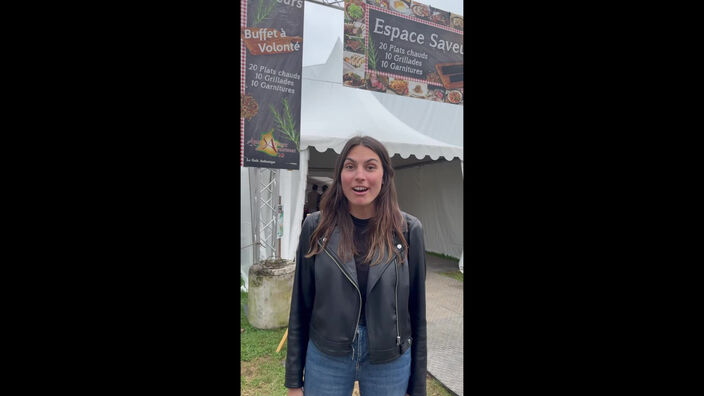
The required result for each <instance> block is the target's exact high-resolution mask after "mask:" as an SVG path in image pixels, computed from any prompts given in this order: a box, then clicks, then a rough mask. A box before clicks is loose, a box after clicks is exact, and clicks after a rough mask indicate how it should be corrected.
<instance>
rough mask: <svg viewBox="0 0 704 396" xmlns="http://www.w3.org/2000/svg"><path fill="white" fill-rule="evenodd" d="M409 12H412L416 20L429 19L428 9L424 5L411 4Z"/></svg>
mask: <svg viewBox="0 0 704 396" xmlns="http://www.w3.org/2000/svg"><path fill="white" fill-rule="evenodd" d="M411 11H413V15H415V16H417V17H418V18H423V19H426V18H429V17H430V7H428V6H427V5H425V4H421V3H413V5H412V6H411Z"/></svg>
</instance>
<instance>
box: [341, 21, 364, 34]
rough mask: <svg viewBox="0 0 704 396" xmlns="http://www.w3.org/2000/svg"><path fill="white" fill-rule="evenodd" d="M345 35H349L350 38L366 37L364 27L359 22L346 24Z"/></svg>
mask: <svg viewBox="0 0 704 396" xmlns="http://www.w3.org/2000/svg"><path fill="white" fill-rule="evenodd" d="M345 34H346V35H349V36H356V37H363V36H364V25H363V24H361V23H359V22H355V23H346V24H345Z"/></svg>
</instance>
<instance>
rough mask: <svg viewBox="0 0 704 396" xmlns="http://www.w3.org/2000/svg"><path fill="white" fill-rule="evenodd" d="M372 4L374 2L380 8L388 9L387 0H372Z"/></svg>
mask: <svg viewBox="0 0 704 396" xmlns="http://www.w3.org/2000/svg"><path fill="white" fill-rule="evenodd" d="M372 4H375V5H377V6H379V7H381V8H386V9H387V10H388V9H389V0H372Z"/></svg>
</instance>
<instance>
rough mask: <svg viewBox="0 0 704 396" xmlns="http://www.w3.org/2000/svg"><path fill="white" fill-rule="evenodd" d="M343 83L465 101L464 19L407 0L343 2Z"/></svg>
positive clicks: (375, 89)
mask: <svg viewBox="0 0 704 396" xmlns="http://www.w3.org/2000/svg"><path fill="white" fill-rule="evenodd" d="M344 31H345V36H344V37H345V49H344V54H343V60H344V62H343V78H342V79H343V84H344V85H346V86H349V87H355V88H362V89H368V90H373V91H378V92H386V93H392V94H395V95H402V96H410V97H416V98H421V99H427V100H434V101H440V102H445V103H452V104H460V105H462V104H464V18H463V17H462V16H461V15H456V14H453V13H450V12H447V11H443V10H438V9H436V8H433V7H430V6H428V5H425V4H423V3H418V2H414V1H410V0H409V1H405V0H366V1H365V0H345V28H344Z"/></svg>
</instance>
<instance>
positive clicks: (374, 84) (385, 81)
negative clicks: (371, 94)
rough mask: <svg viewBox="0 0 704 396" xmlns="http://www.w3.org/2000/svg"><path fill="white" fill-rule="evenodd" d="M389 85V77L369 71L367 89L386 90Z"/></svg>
mask: <svg viewBox="0 0 704 396" xmlns="http://www.w3.org/2000/svg"><path fill="white" fill-rule="evenodd" d="M388 86H389V78H388V77H387V76H382V75H377V74H376V73H369V76H368V77H367V89H368V90H370V91H377V92H386V88H387V87H388Z"/></svg>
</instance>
